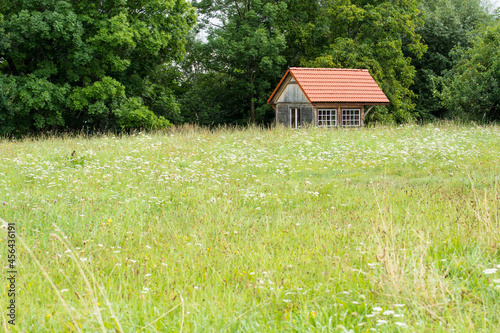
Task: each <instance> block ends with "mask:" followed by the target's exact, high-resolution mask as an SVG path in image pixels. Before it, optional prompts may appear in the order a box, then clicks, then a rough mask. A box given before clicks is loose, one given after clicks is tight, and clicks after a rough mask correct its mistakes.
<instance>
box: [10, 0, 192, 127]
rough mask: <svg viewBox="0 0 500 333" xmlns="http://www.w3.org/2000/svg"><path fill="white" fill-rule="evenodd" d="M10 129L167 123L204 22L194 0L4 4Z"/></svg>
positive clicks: (18, 1) (24, 1)
mask: <svg viewBox="0 0 500 333" xmlns="http://www.w3.org/2000/svg"><path fill="white" fill-rule="evenodd" d="M0 13H2V15H3V21H2V22H1V23H0V29H1V30H2V34H1V37H0V120H1V125H0V134H22V133H26V132H28V131H32V130H47V129H56V128H75V129H78V128H82V127H83V126H86V127H90V128H95V129H103V128H132V127H165V126H167V125H168V124H169V122H168V120H167V119H166V118H165V117H164V116H166V117H168V118H173V116H175V114H178V112H179V108H178V106H177V105H176V103H175V100H174V97H173V93H172V91H171V90H170V89H169V88H168V84H167V85H166V84H165V80H166V79H168V75H166V74H165V72H168V64H169V63H171V62H173V61H178V60H180V59H181V56H182V53H183V50H184V43H185V36H186V34H187V33H188V31H189V30H190V28H191V26H192V25H193V24H194V20H195V15H194V10H193V9H192V7H191V6H190V5H189V4H188V3H186V2H185V1H184V0H135V1H125V0H107V1H92V0H84V1H77V0H66V1H60V0H12V1H8V2H7V1H3V2H1V4H0Z"/></svg>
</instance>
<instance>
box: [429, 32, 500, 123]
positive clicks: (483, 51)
mask: <svg viewBox="0 0 500 333" xmlns="http://www.w3.org/2000/svg"><path fill="white" fill-rule="evenodd" d="M453 55H454V56H455V58H456V62H455V65H454V66H453V69H452V70H450V71H448V72H446V73H445V75H444V77H443V79H442V80H441V81H442V85H443V89H442V91H440V92H439V91H436V96H437V97H439V98H440V99H441V103H442V105H443V107H445V108H447V109H448V110H449V111H450V114H451V115H452V116H454V117H458V118H462V119H476V120H483V121H491V120H495V121H497V120H499V119H500V22H496V23H495V24H494V25H492V26H488V27H486V28H484V29H482V31H481V34H480V36H479V37H476V38H475V39H474V40H473V43H472V47H471V48H469V49H466V48H461V47H460V48H456V49H454V51H453Z"/></svg>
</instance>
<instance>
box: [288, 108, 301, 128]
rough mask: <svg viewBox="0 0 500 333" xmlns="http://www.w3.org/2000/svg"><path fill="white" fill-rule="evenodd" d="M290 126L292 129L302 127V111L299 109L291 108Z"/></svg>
mask: <svg viewBox="0 0 500 333" xmlns="http://www.w3.org/2000/svg"><path fill="white" fill-rule="evenodd" d="M290 126H292V128H299V127H300V109H299V108H290Z"/></svg>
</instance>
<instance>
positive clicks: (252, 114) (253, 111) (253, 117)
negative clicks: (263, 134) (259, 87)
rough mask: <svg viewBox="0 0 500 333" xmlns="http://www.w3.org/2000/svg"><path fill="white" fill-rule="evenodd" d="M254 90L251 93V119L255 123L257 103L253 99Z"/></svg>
mask: <svg viewBox="0 0 500 333" xmlns="http://www.w3.org/2000/svg"><path fill="white" fill-rule="evenodd" d="M253 96H254V94H253V90H252V93H251V94H250V121H251V122H252V124H255V103H254V101H253Z"/></svg>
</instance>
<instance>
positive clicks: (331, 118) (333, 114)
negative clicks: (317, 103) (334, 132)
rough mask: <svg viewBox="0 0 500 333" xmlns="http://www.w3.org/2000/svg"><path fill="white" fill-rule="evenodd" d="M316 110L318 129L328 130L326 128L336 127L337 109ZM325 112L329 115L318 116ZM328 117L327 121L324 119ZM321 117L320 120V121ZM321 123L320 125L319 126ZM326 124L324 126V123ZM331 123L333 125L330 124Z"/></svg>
mask: <svg viewBox="0 0 500 333" xmlns="http://www.w3.org/2000/svg"><path fill="white" fill-rule="evenodd" d="M317 110H318V127H325V128H328V127H337V125H338V122H337V109H326V108H323V109H317ZM325 111H329V112H330V114H329V115H328V114H320V113H321V112H325ZM325 116H326V117H328V116H329V118H327V119H324V117H325ZM320 117H321V119H320ZM320 122H321V124H320ZM325 122H326V123H327V125H325V124H324V123H325ZM332 123H333V124H332Z"/></svg>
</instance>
